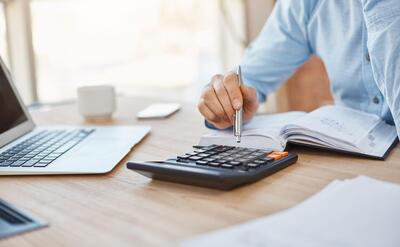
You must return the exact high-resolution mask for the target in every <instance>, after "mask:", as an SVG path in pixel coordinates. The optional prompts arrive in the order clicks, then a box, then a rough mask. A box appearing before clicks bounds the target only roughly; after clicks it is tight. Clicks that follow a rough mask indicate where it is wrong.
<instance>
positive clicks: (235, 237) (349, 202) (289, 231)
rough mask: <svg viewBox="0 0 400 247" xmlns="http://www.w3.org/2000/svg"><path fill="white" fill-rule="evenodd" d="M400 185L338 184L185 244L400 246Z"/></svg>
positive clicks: (373, 182)
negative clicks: (275, 211) (291, 205)
mask: <svg viewBox="0 0 400 247" xmlns="http://www.w3.org/2000/svg"><path fill="white" fill-rule="evenodd" d="M399 211H400V186H399V185H396V184H391V183H387V182H382V181H379V180H375V179H371V178H368V177H358V178H355V179H351V180H345V181H334V182H332V183H331V184H329V185H328V186H327V187H325V188H324V189H323V190H322V191H321V192H319V193H317V194H316V195H314V196H312V197H311V198H309V199H307V200H305V201H304V202H303V203H301V204H299V205H298V206H296V207H294V208H292V209H289V210H286V211H284V212H282V213H278V214H275V215H272V216H270V217H266V218H261V219H258V220H254V221H251V222H249V223H245V224H242V225H237V226H233V227H230V228H228V229H224V230H219V231H216V232H213V233H210V234H207V235H204V236H201V237H198V238H195V239H193V240H190V241H187V242H185V243H183V246H184V247H200V246H208V247H209V246H230V247H238V246H246V247H247V246H257V247H260V246H268V247H270V246H272V247H273V246H279V247H283V246H284V247H287V246H310V247H313V246H315V247H317V246H332V247H334V246H335V247H336V246H352V247H354V246H360V247H361V246H362V247H369V246H371V247H372V246H385V247H392V246H393V247H397V246H400V234H399V229H400V212H399Z"/></svg>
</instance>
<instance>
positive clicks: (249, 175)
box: [127, 145, 297, 190]
mask: <svg viewBox="0 0 400 247" xmlns="http://www.w3.org/2000/svg"><path fill="white" fill-rule="evenodd" d="M296 161H297V155H296V154H293V153H289V152H277V151H269V150H262V149H252V148H242V147H232V146H222V145H210V146H194V147H193V150H192V151H191V152H188V153H185V154H182V155H178V156H176V157H174V158H172V159H168V160H165V161H148V162H137V161H131V162H128V164H127V167H128V168H129V169H132V170H135V171H137V172H139V173H141V174H143V175H145V176H147V177H151V178H154V179H160V180H166V181H171V182H178V183H184V184H191V185H197V186H205V187H211V188H216V189H225V190H228V189H232V188H235V187H237V186H240V185H243V184H247V183H251V182H255V181H257V180H260V179H262V178H264V177H266V176H268V175H270V174H273V173H275V172H277V171H279V170H281V169H283V168H285V167H287V166H289V165H291V164H293V163H295V162H296Z"/></svg>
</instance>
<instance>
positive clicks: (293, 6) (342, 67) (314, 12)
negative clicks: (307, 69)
mask: <svg viewBox="0 0 400 247" xmlns="http://www.w3.org/2000/svg"><path fill="white" fill-rule="evenodd" d="M311 54H315V55H317V56H318V57H320V58H321V59H322V60H323V61H324V63H325V66H326V69H327V72H328V76H329V79H330V81H331V91H332V94H333V97H334V100H335V103H336V104H338V105H345V106H348V107H351V108H355V109H358V110H362V111H365V112H369V113H373V114H376V115H378V116H380V117H381V118H383V119H384V120H386V121H387V122H388V123H391V124H393V123H394V124H396V127H397V133H398V135H399V136H400V0H280V1H278V2H277V4H276V7H275V9H274V11H273V13H272V15H271V16H270V18H269V19H268V21H267V23H266V24H265V26H264V28H263V30H262V31H261V33H260V35H259V37H258V38H257V39H256V40H255V41H254V42H253V43H252V44H251V45H250V47H249V48H248V49H247V51H246V54H245V57H244V59H243V61H242V71H243V77H244V81H245V82H246V84H248V85H250V86H253V87H255V88H256V89H257V92H258V97H259V100H260V101H265V99H266V96H267V95H268V94H269V93H271V92H273V91H275V90H276V89H277V88H278V87H279V86H280V85H281V84H282V83H283V82H285V81H286V80H287V79H288V77H289V76H290V75H291V74H292V73H293V72H294V71H295V70H296V69H297V68H298V67H299V66H300V65H301V64H303V63H304V62H305V61H306V60H307V59H308V58H309V57H310V55H311ZM392 116H393V117H392Z"/></svg>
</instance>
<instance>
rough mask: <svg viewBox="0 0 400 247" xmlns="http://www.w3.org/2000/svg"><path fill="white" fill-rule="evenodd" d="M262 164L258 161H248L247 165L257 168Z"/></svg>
mask: <svg viewBox="0 0 400 247" xmlns="http://www.w3.org/2000/svg"><path fill="white" fill-rule="evenodd" d="M260 165H261V164H258V163H248V164H247V165H246V166H247V167H249V168H257V167H259V166H260Z"/></svg>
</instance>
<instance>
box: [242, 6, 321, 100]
mask: <svg viewBox="0 0 400 247" xmlns="http://www.w3.org/2000/svg"><path fill="white" fill-rule="evenodd" d="M314 5H315V1H313V0H280V1H278V2H277V3H276V5H275V8H274V10H273V12H272V14H271V16H270V17H269V19H268V21H267V22H266V24H265V26H264V28H263V29H262V31H261V33H260V34H259V36H258V37H257V38H256V39H255V41H254V42H253V43H252V44H251V45H250V46H249V48H248V49H247V50H246V52H245V56H244V59H243V61H242V63H241V66H242V76H243V81H244V83H245V84H246V85H249V86H252V87H254V88H255V89H256V90H257V96H258V99H259V101H261V102H263V101H265V100H266V96H267V95H268V94H269V93H271V92H273V91H275V90H276V89H277V88H278V87H279V86H280V85H281V84H282V83H283V82H285V81H286V80H287V79H288V78H289V77H290V76H291V74H292V73H293V72H294V70H295V69H297V68H298V67H299V66H300V65H301V64H303V63H304V62H305V61H306V60H307V59H308V58H309V57H310V54H311V49H310V46H309V43H308V37H307V23H308V20H309V18H310V15H311V12H312V9H313V8H314Z"/></svg>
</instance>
